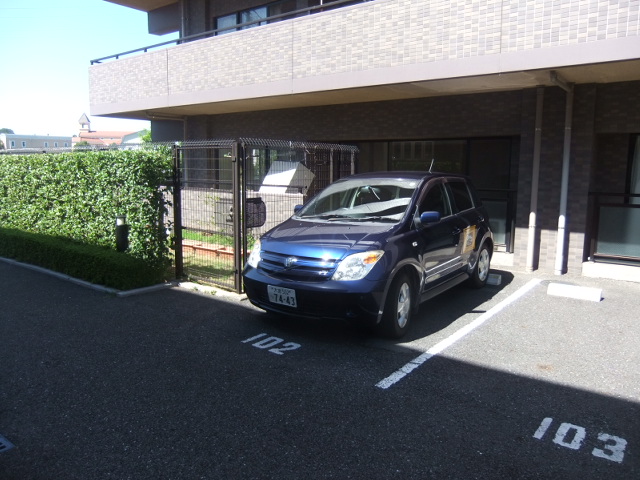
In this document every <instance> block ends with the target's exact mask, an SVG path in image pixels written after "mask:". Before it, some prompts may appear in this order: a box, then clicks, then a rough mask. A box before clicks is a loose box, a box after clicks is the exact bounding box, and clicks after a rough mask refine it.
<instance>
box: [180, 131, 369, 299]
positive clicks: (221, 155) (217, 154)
mask: <svg viewBox="0 0 640 480" xmlns="http://www.w3.org/2000/svg"><path fill="white" fill-rule="evenodd" d="M173 155H174V178H173V184H174V193H173V219H174V239H175V268H176V277H178V278H185V277H186V278H190V279H194V280H200V281H204V282H207V283H211V284H214V285H217V286H220V287H222V288H225V289H229V290H233V291H236V292H238V293H241V292H242V290H243V286H242V278H241V273H242V268H243V266H244V263H245V261H246V258H247V255H248V253H249V252H250V251H251V248H252V246H253V243H254V241H255V239H257V238H259V237H260V235H262V234H263V233H264V232H266V231H267V230H269V229H271V228H273V227H275V226H276V225H278V224H279V223H281V222H282V221H284V220H286V219H287V218H289V217H290V216H291V215H292V214H293V208H294V206H295V205H299V204H303V203H304V202H306V200H307V199H308V198H310V197H311V196H313V195H315V194H316V193H317V192H318V191H320V190H322V189H323V188H324V187H326V186H327V185H329V184H330V183H331V182H333V181H334V180H337V179H338V178H341V177H344V176H348V175H351V174H353V173H355V170H356V162H357V155H358V150H357V148H356V147H352V146H347V145H333V144H322V143H307V142H289V141H281V140H263V139H237V140H210V141H205V142H183V143H181V144H179V145H176V146H174V147H173Z"/></svg>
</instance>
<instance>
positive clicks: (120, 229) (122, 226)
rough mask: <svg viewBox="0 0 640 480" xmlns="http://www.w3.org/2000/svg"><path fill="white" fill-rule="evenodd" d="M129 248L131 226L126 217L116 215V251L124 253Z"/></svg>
mask: <svg viewBox="0 0 640 480" xmlns="http://www.w3.org/2000/svg"><path fill="white" fill-rule="evenodd" d="M127 248H129V225H127V216H126V215H116V250H118V251H119V252H124V251H125V250H126V249H127Z"/></svg>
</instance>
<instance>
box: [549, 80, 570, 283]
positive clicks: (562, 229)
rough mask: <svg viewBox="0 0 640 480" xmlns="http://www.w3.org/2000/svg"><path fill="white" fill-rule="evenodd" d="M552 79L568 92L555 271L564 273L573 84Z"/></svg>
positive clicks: (558, 273)
mask: <svg viewBox="0 0 640 480" xmlns="http://www.w3.org/2000/svg"><path fill="white" fill-rule="evenodd" d="M551 81H552V82H553V83H555V84H556V85H558V86H559V87H560V88H562V89H563V90H564V91H565V92H567V98H566V106H565V117H564V146H563V150H562V180H561V183H560V213H559V214H558V237H557V243H556V265H555V270H554V273H555V274H556V275H562V274H564V273H566V272H565V270H564V265H565V260H566V252H565V244H566V238H567V231H566V226H567V199H568V196H569V195H568V194H569V160H570V154H571V133H572V128H573V84H571V83H567V82H565V81H564V80H563V79H561V78H560V77H558V75H557V73H556V72H555V71H553V72H551Z"/></svg>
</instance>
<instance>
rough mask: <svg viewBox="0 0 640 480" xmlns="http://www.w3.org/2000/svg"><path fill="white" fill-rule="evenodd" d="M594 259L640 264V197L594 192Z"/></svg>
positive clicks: (592, 237) (592, 250)
mask: <svg viewBox="0 0 640 480" xmlns="http://www.w3.org/2000/svg"><path fill="white" fill-rule="evenodd" d="M590 200H591V208H590V211H591V213H592V214H591V219H590V220H591V226H590V229H589V233H590V252H589V254H590V258H591V259H592V260H596V261H597V260H598V259H600V260H605V261H614V262H618V263H634V264H635V263H638V262H640V195H634V194H619V193H591V194H590Z"/></svg>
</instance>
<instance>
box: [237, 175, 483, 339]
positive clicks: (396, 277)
mask: <svg viewBox="0 0 640 480" xmlns="http://www.w3.org/2000/svg"><path fill="white" fill-rule="evenodd" d="M492 253H493V237H492V234H491V229H490V228H489V219H488V215H487V212H486V210H485V209H484V208H483V207H482V203H481V202H480V200H479V198H478V195H477V194H476V192H475V189H474V187H473V185H472V184H471V181H470V180H469V178H467V177H465V176H462V175H452V174H443V173H424V172H376V173H365V174H359V175H353V176H351V177H348V178H344V179H340V180H338V181H336V182H334V183H332V184H331V185H330V186H328V187H327V188H326V189H324V190H323V191H322V192H321V193H319V194H318V195H317V196H315V197H314V198H313V199H311V200H310V201H309V202H308V203H307V204H305V205H304V206H302V207H296V210H295V213H294V215H293V216H292V217H291V218H290V219H289V220H286V221H285V222H283V223H282V224H280V225H279V226H277V227H275V228H273V229H272V230H270V231H269V232H267V233H266V234H265V235H263V236H262V238H261V239H260V241H259V242H256V244H255V245H254V247H253V250H252V252H251V255H250V257H249V260H248V262H247V265H246V266H245V269H244V271H243V277H244V286H245V291H246V293H247V297H248V298H249V300H250V301H251V303H253V304H254V305H256V306H258V307H260V308H262V309H264V310H267V311H270V312H279V313H283V314H287V315H295V316H301V317H323V318H343V319H353V320H356V321H363V322H367V323H369V324H371V325H375V326H376V327H377V328H378V329H379V330H380V332H381V333H383V334H385V335H387V336H391V337H396V338H397V337H401V336H402V335H404V334H405V333H406V331H407V329H408V327H409V324H410V323H411V318H412V316H413V314H414V313H415V312H416V311H417V309H418V306H419V305H420V303H421V302H423V301H425V300H427V299H429V298H431V297H433V296H434V295H437V294H438V293H440V292H443V291H444V290H446V289H448V288H451V287H452V286H454V285H457V284H459V283H461V282H463V281H467V282H468V283H469V284H470V285H472V286H474V287H482V286H484V285H485V284H486V282H487V278H488V276H489V267H490V262H491V255H492Z"/></svg>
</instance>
